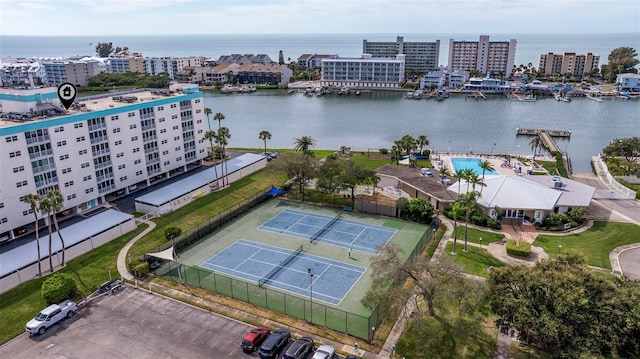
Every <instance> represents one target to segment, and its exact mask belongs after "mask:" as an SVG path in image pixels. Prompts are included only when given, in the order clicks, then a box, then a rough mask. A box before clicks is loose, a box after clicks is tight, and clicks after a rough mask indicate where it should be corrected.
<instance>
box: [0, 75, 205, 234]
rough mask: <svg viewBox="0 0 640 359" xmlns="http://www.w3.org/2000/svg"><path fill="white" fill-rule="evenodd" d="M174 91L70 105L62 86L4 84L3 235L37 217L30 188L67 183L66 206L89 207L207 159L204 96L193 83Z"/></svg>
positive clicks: (42, 190)
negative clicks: (29, 201)
mask: <svg viewBox="0 0 640 359" xmlns="http://www.w3.org/2000/svg"><path fill="white" fill-rule="evenodd" d="M171 90H172V91H169V90H167V91H158V92H156V93H151V92H149V91H143V90H139V91H136V92H133V93H127V94H118V93H111V94H108V95H101V96H94V97H89V98H83V99H82V98H81V99H78V100H77V101H76V104H75V105H74V106H73V107H72V108H70V109H69V110H68V111H65V110H64V109H63V108H62V106H61V105H60V102H59V100H58V96H57V89H56V88H55V87H48V88H40V89H30V90H15V89H11V90H4V89H0V104H1V105H2V107H1V108H2V111H3V113H4V115H5V116H3V118H2V119H0V146H1V149H2V150H1V151H0V162H1V163H2V167H3V169H4V170H3V171H2V173H1V174H0V184H1V185H0V187H1V188H2V191H0V238H3V239H13V238H15V237H16V236H19V235H20V234H21V233H22V230H21V228H23V227H24V226H27V225H30V224H32V223H33V221H34V215H33V212H32V209H31V207H30V206H29V205H28V204H27V203H24V202H23V201H22V198H23V197H24V196H25V195H26V194H29V193H38V194H40V195H44V194H46V193H47V191H48V190H50V189H59V190H60V191H61V192H62V194H63V196H64V203H63V210H64V211H70V212H71V213H83V212H86V211H90V210H91V209H92V208H94V207H96V206H99V205H101V204H102V203H104V202H106V201H107V199H106V198H107V197H108V196H113V195H115V194H118V193H121V192H122V193H124V192H128V191H129V189H130V188H136V187H139V186H145V185H149V184H150V183H151V182H152V181H153V180H154V179H155V178H157V177H158V176H163V177H168V176H170V175H171V174H173V173H176V172H185V171H188V170H190V169H193V168H195V167H196V166H198V165H200V164H201V160H202V159H203V158H204V157H206V155H207V150H206V149H207V143H206V142H205V141H204V140H203V137H204V131H205V130H206V119H205V115H204V100H203V94H202V92H199V91H198V88H197V86H194V85H188V84H175V85H172V88H171ZM39 217H42V214H40V215H39Z"/></svg>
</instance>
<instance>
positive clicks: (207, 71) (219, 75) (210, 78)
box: [202, 62, 240, 85]
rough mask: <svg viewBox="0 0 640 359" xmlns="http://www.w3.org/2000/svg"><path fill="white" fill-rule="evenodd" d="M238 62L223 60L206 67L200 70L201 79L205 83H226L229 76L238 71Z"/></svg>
mask: <svg viewBox="0 0 640 359" xmlns="http://www.w3.org/2000/svg"><path fill="white" fill-rule="evenodd" d="M239 67H240V64H235V63H230V62H225V63H222V64H218V65H216V66H215V67H206V68H204V70H203V72H202V77H203V78H202V80H203V81H204V83H205V84H206V85H214V84H216V83H221V84H224V83H227V82H228V81H229V76H231V75H234V73H237V72H238V68H239Z"/></svg>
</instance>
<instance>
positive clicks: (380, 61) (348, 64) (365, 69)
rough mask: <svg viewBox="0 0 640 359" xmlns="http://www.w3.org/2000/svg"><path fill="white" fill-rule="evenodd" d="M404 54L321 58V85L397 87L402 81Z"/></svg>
mask: <svg viewBox="0 0 640 359" xmlns="http://www.w3.org/2000/svg"><path fill="white" fill-rule="evenodd" d="M404 60H405V56H404V55H396V56H395V58H393V59H388V58H373V57H372V56H371V55H370V54H363V55H362V56H361V57H359V58H348V57H345V58H340V57H331V58H325V59H322V61H321V64H322V79H321V84H322V86H341V87H342V86H343V87H362V88H397V87H400V86H401V85H402V82H403V81H404V70H405V67H404Z"/></svg>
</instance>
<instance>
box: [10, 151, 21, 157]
mask: <svg viewBox="0 0 640 359" xmlns="http://www.w3.org/2000/svg"><path fill="white" fill-rule="evenodd" d="M9 157H11V158H13V157H20V151H15V152H9Z"/></svg>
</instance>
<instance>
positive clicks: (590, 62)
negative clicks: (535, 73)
mask: <svg viewBox="0 0 640 359" xmlns="http://www.w3.org/2000/svg"><path fill="white" fill-rule="evenodd" d="M599 67H600V55H594V54H592V53H590V52H588V53H587V54H585V55H578V54H576V53H575V52H565V53H564V54H563V55H561V54H554V53H553V52H549V53H547V54H540V57H539V61H538V69H539V70H540V71H543V72H544V73H545V74H547V75H553V74H561V75H566V74H571V75H573V76H582V75H585V74H588V73H590V72H592V71H594V70H597V69H598V68H599Z"/></svg>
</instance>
